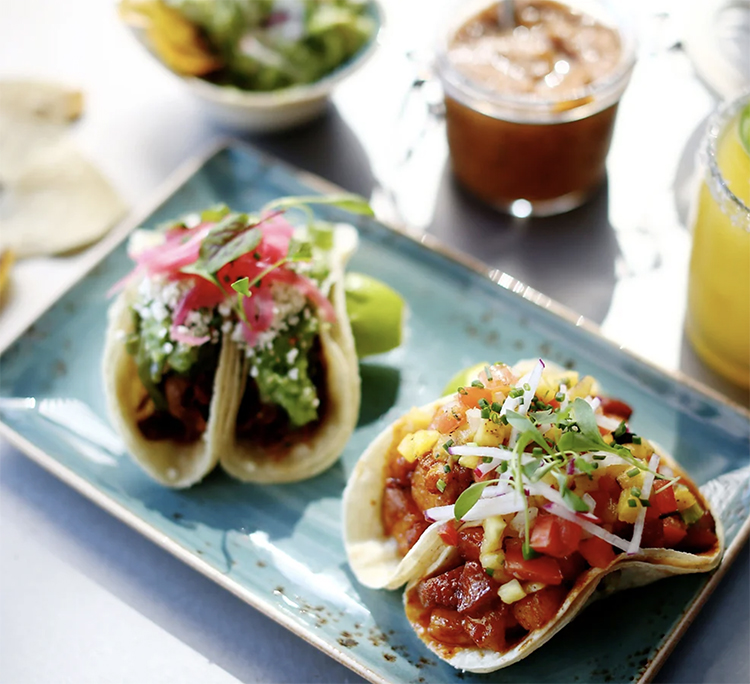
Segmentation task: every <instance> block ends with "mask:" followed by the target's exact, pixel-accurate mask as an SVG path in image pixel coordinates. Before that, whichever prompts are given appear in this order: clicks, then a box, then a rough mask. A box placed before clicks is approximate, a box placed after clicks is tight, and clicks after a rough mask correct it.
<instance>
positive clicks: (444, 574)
mask: <svg viewBox="0 0 750 684" xmlns="http://www.w3.org/2000/svg"><path fill="white" fill-rule="evenodd" d="M540 364H541V362H540ZM631 412H632V411H631V409H630V407H629V406H628V405H627V404H625V403H624V402H622V401H619V400H613V399H607V398H601V397H600V396H599V394H598V391H597V388H596V384H595V382H594V381H593V379H591V378H588V377H586V378H583V379H580V380H579V379H578V376H577V374H576V373H572V372H569V371H550V370H546V371H544V372H543V364H542V365H541V366H537V367H535V368H534V369H532V370H531V371H529V373H527V374H526V375H525V376H523V377H521V378H517V377H516V376H515V375H513V374H512V373H511V372H510V370H509V369H508V367H507V366H492V367H491V368H488V369H486V370H485V371H483V373H481V374H480V375H479V378H478V380H477V381H475V383H473V384H472V386H470V387H467V388H462V389H461V390H459V392H458V394H457V395H455V396H454V397H453V398H450V399H447V400H446V402H444V403H443V404H442V405H441V406H439V407H438V408H437V409H435V410H434V411H433V412H432V414H431V415H427V414H426V413H425V412H423V411H421V410H419V409H415V410H414V411H412V412H411V413H410V414H408V415H407V416H405V417H404V418H403V419H402V420H401V421H400V422H399V423H398V424H397V425H396V427H395V431H394V438H393V441H392V444H391V447H390V449H389V453H388V457H387V465H386V483H385V492H384V496H383V504H382V519H383V525H384V529H385V531H386V533H387V534H388V535H390V536H392V537H393V538H394V539H395V540H396V542H397V545H398V549H399V551H400V553H401V554H402V555H405V554H406V553H408V552H409V550H410V549H411V548H412V546H413V545H414V544H415V543H416V541H417V540H418V539H419V538H420V536H421V535H422V534H423V533H424V531H425V530H426V529H427V528H428V527H429V526H430V524H432V523H433V522H435V523H439V527H438V530H437V531H438V534H439V535H440V538H441V539H442V541H443V543H445V544H446V545H447V546H451V547H455V549H456V552H455V554H454V555H453V556H452V559H451V560H450V561H448V562H446V564H444V566H443V567H442V568H441V569H440V570H439V571H438V572H437V573H436V574H434V575H433V576H430V577H426V578H424V579H422V580H421V581H420V582H418V584H417V585H416V586H415V588H414V590H413V591H412V592H411V593H410V594H409V596H408V597H407V600H408V603H409V608H410V614H411V615H412V616H416V618H415V619H416V623H417V624H418V625H419V629H421V630H423V633H425V634H427V635H428V636H429V637H430V638H431V639H432V640H434V641H435V642H437V644H438V645H439V646H440V647H441V648H448V649H450V648H454V647H467V646H468V647H478V648H483V649H489V650H493V651H498V652H505V651H507V650H508V649H510V648H512V647H513V645H515V644H517V643H518V642H519V641H521V640H522V639H523V638H525V637H526V636H527V635H528V634H529V633H530V632H533V631H535V630H538V629H540V628H542V627H543V626H544V625H546V624H547V623H548V622H549V621H550V620H551V619H552V618H553V617H555V615H557V613H558V611H559V610H560V607H561V606H562V605H563V603H564V602H565V599H566V597H567V596H568V594H569V592H570V591H571V589H572V588H573V587H575V586H576V585H577V584H580V583H582V582H584V581H585V580H586V578H587V577H588V573H589V572H595V571H596V569H603V568H607V567H609V566H610V564H611V563H613V562H614V561H615V560H616V559H617V557H618V556H619V555H620V554H622V553H625V552H629V553H637V552H639V551H640V549H642V548H645V549H648V548H669V549H677V550H680V551H688V552H691V553H696V554H701V553H709V552H712V551H714V550H715V547H716V544H717V543H718V540H717V536H716V527H715V522H714V520H713V518H712V516H711V514H710V513H709V512H708V511H707V510H704V507H703V506H704V505H705V504H703V503H702V501H703V500H702V499H701V497H700V495H699V493H698V492H697V489H696V488H695V486H694V485H693V484H691V483H689V482H685V481H683V480H682V479H681V478H680V477H676V476H675V474H674V472H672V469H671V468H670V466H669V465H668V464H667V463H666V462H664V461H663V460H662V457H661V456H660V455H659V454H658V453H656V452H655V451H654V449H653V447H652V446H651V445H650V444H649V443H648V442H647V441H646V440H645V439H641V438H640V437H638V436H637V435H635V434H633V433H632V432H630V431H629V428H627V426H626V424H625V420H626V419H627V418H628V417H629V416H630V414H631Z"/></svg>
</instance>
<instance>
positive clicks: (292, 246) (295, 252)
mask: <svg viewBox="0 0 750 684" xmlns="http://www.w3.org/2000/svg"><path fill="white" fill-rule="evenodd" d="M312 256H313V253H312V243H311V242H310V241H309V240H295V239H292V240H291V241H290V242H289V251H288V253H287V260H288V261H309V260H310V259H312Z"/></svg>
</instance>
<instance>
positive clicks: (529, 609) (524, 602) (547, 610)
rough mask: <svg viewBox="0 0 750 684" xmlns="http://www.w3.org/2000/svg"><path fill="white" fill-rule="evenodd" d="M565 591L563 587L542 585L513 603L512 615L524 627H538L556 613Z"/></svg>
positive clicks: (528, 628)
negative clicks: (542, 587)
mask: <svg viewBox="0 0 750 684" xmlns="http://www.w3.org/2000/svg"><path fill="white" fill-rule="evenodd" d="M566 593H567V590H566V589H565V588H564V587H544V589H541V590H540V591H535V592H534V593H533V594H529V595H528V596H526V597H525V598H522V599H521V600H520V601H518V602H516V603H514V604H513V615H514V617H515V618H516V620H518V623H519V624H520V625H521V627H523V628H524V629H527V630H529V631H532V630H534V629H539V628H540V627H543V626H544V625H546V624H547V623H548V622H549V621H550V620H551V619H552V618H553V617H555V615H557V611H558V610H559V609H560V606H561V605H562V602H563V601H564V600H565V595H566Z"/></svg>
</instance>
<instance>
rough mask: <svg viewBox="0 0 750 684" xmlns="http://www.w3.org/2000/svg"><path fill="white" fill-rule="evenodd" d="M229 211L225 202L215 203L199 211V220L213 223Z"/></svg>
mask: <svg viewBox="0 0 750 684" xmlns="http://www.w3.org/2000/svg"><path fill="white" fill-rule="evenodd" d="M229 213H230V210H229V207H228V206H227V205H226V204H216V205H214V206H213V207H209V208H208V209H204V210H203V211H202V212H201V221H202V222H204V223H209V222H210V223H215V222H216V221H221V219H223V218H224V217H225V216H226V215H227V214H229Z"/></svg>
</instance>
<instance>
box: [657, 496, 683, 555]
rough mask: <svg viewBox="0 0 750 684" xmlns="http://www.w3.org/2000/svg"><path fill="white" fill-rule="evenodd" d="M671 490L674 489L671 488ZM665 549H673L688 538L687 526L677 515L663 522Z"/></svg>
mask: <svg viewBox="0 0 750 684" xmlns="http://www.w3.org/2000/svg"><path fill="white" fill-rule="evenodd" d="M670 489H672V488H671V487H670ZM662 527H663V533H664V548H665V549H673V548H674V547H675V546H677V545H678V544H679V543H680V542H681V541H682V540H683V539H684V538H685V537H686V536H687V525H685V523H684V522H683V521H682V518H680V517H679V516H677V515H670V516H668V517H666V518H664V520H662Z"/></svg>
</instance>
